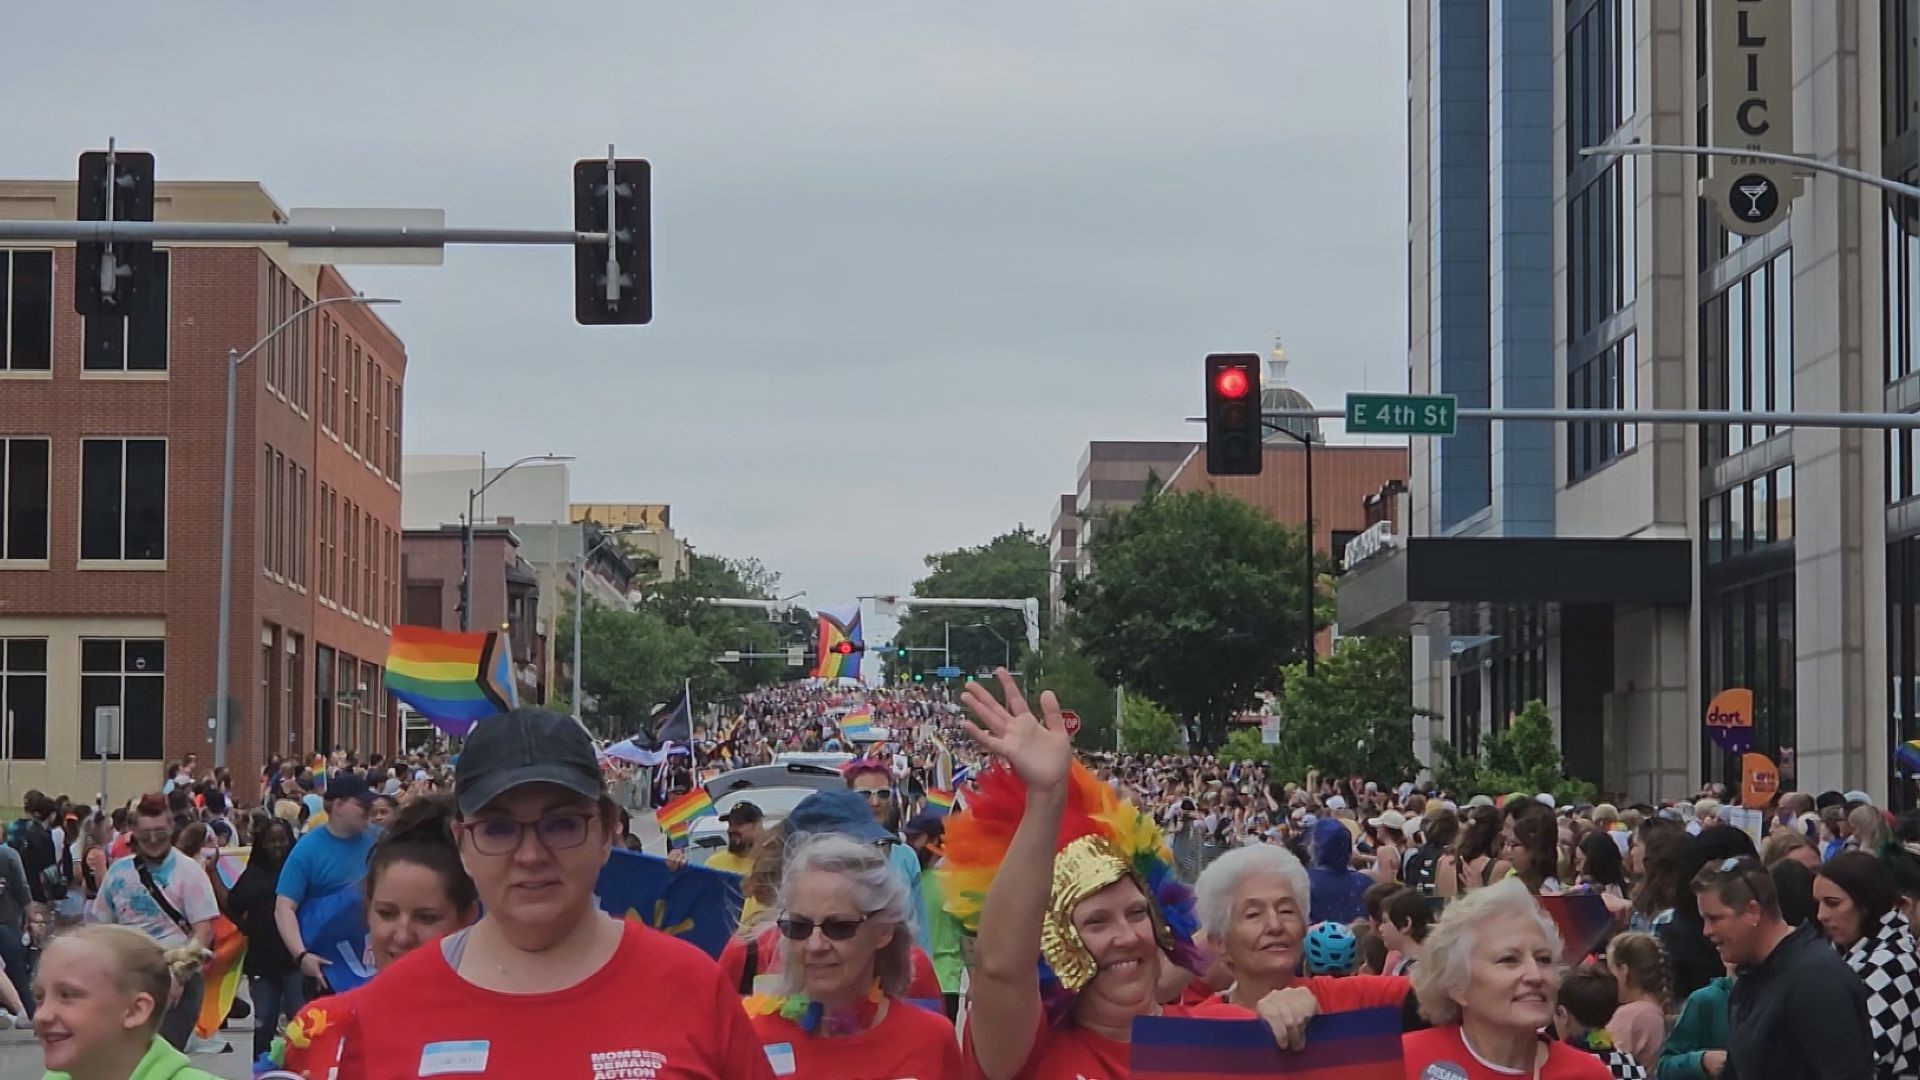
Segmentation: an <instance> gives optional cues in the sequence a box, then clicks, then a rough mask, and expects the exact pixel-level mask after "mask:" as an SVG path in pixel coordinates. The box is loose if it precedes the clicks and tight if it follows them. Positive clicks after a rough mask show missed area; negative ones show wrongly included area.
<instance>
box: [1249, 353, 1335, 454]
mask: <svg viewBox="0 0 1920 1080" xmlns="http://www.w3.org/2000/svg"><path fill="white" fill-rule="evenodd" d="M1261 387H1262V389H1261V391H1260V408H1261V409H1263V410H1265V409H1311V408H1313V402H1311V401H1308V400H1307V395H1305V394H1303V393H1301V392H1300V391H1298V390H1296V389H1294V387H1293V386H1292V385H1291V384H1289V383H1288V382H1287V350H1286V349H1285V348H1284V347H1282V346H1281V344H1280V342H1279V340H1278V339H1275V341H1274V343H1273V355H1272V356H1271V358H1269V359H1268V360H1267V377H1266V378H1264V379H1262V380H1261ZM1269 423H1270V424H1271V425H1272V426H1274V427H1279V428H1284V429H1286V431H1290V432H1292V433H1293V434H1292V435H1291V436H1289V435H1287V434H1285V433H1284V432H1281V431H1271V430H1270V431H1268V432H1267V437H1266V438H1265V439H1263V440H1261V441H1262V442H1265V443H1271V444H1274V445H1282V444H1297V443H1298V442H1300V441H1301V440H1303V439H1304V440H1310V441H1312V442H1325V441H1326V436H1325V435H1323V434H1321V432H1320V420H1319V418H1318V417H1312V416H1290V417H1287V418H1285V419H1282V420H1273V421H1269Z"/></svg>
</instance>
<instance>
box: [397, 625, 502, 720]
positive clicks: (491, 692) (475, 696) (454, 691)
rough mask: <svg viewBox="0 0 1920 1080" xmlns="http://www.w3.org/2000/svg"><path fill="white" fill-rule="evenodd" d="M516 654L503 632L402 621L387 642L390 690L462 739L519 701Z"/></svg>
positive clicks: (414, 709)
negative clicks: (454, 629) (457, 629)
mask: <svg viewBox="0 0 1920 1080" xmlns="http://www.w3.org/2000/svg"><path fill="white" fill-rule="evenodd" d="M513 683H514V680H513V653H512V650H511V649H509V648H508V647H507V642H506V640H505V639H504V638H503V637H501V635H500V634H499V632H498V631H488V632H485V633H478V634H460V633H453V632H450V631H446V630H437V629H435V628H433V627H431V626H396V627H394V628H393V641H392V643H391V644H389V645H388V646H387V692H388V693H390V694H392V695H393V696H394V697H396V698H399V699H400V700H401V701H402V702H405V703H406V704H407V705H408V706H409V707H410V708H412V709H413V711H414V712H417V713H419V714H420V715H421V716H424V717H426V718H427V719H428V720H430V721H432V723H433V726H434V727H437V728H439V729H440V730H441V731H444V732H446V733H447V734H448V735H451V736H453V737H454V738H456V739H460V738H465V737H466V734H467V732H469V731H471V730H473V725H475V724H477V723H479V722H480V721H482V720H485V719H486V718H487V717H489V716H494V715H497V714H499V713H503V712H506V711H507V710H508V709H511V708H513V707H514V705H515V704H517V699H516V697H515V694H514V689H513Z"/></svg>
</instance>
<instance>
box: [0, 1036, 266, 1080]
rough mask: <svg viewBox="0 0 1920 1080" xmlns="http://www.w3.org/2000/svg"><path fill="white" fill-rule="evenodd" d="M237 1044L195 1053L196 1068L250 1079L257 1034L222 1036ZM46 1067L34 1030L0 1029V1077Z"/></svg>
mask: <svg viewBox="0 0 1920 1080" xmlns="http://www.w3.org/2000/svg"><path fill="white" fill-rule="evenodd" d="M222 1037H223V1038H225V1039H226V1040H227V1041H228V1042H230V1043H232V1044H233V1053H231V1054H195V1055H193V1064H194V1067H195V1068H199V1069H205V1070H207V1071H208V1072H210V1073H212V1074H213V1075H215V1076H220V1077H225V1078H226V1080H246V1078H247V1077H248V1076H249V1075H250V1074H251V1072H252V1070H251V1068H250V1065H251V1060H250V1059H251V1058H252V1057H253V1034H252V1033H251V1032H248V1031H229V1032H225V1033H224V1034H223V1036H222ZM45 1071H46V1070H45V1069H44V1068H43V1067H42V1066H41V1064H40V1044H39V1043H37V1042H34V1041H33V1032H31V1031H0V1077H5V1078H6V1080H36V1078H37V1077H39V1076H40V1075H41V1074H43V1073H44V1072H45Z"/></svg>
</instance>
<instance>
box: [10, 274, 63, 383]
mask: <svg viewBox="0 0 1920 1080" xmlns="http://www.w3.org/2000/svg"><path fill="white" fill-rule="evenodd" d="M51 370H53V252H51V251H0V371H51Z"/></svg>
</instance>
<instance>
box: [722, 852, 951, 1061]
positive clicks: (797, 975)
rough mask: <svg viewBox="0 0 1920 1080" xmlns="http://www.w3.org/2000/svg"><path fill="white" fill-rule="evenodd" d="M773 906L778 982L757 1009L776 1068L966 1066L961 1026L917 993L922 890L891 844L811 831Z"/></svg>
mask: <svg viewBox="0 0 1920 1080" xmlns="http://www.w3.org/2000/svg"><path fill="white" fill-rule="evenodd" d="M775 910H777V911H778V912H779V915H778V918H777V919H776V920H775V925H777V926H778V927H779V929H780V948H781V950H782V952H783V953H784V956H783V961H784V962H783V963H782V964H781V969H780V973H779V975H778V976H777V978H778V979H779V981H780V985H779V988H778V991H777V992H776V993H775V994H772V995H764V996H755V997H752V998H749V999H748V1000H747V1012H748V1014H749V1015H750V1016H752V1017H753V1027H754V1031H755V1033H757V1034H758V1035H759V1037H760V1041H761V1043H762V1045H763V1046H764V1047H765V1048H766V1053H767V1060H768V1062H769V1063H770V1064H771V1065H772V1066H773V1071H774V1074H775V1075H776V1076H782V1077H798V1078H800V1080H806V1078H808V1077H821V1078H829V1077H845V1076H912V1077H918V1078H923V1080H939V1078H942V1077H958V1076H959V1075H960V1043H959V1040H957V1039H956V1038H955V1037H954V1033H953V1025H952V1024H950V1023H948V1022H947V1018H946V1017H945V1016H943V1015H941V1014H939V1013H936V1012H930V1011H928V1010H926V1009H922V1008H920V1007H919V1006H916V1005H914V1004H912V1003H910V1002H909V1001H908V1000H907V988H908V986H909V985H910V984H911V983H912V981H913V925H914V923H913V911H914V900H913V893H912V891H911V890H910V889H909V888H908V887H907V883H906V881H905V880H903V879H902V878H901V877H900V875H899V874H897V873H894V872H893V870H892V869H891V868H890V867H889V866H888V863H887V857H886V855H885V853H883V852H882V851H881V850H880V849H879V848H876V847H874V846H873V845H871V844H862V843H860V842H859V841H856V840H854V839H852V838H850V837H846V836H841V835H839V834H837V833H819V834H815V835H812V836H809V837H806V838H805V839H803V840H801V841H800V842H799V843H798V844H796V845H795V846H794V847H793V849H792V850H791V851H789V852H788V853H787V857H786V867H785V870H784V871H783V872H782V875H781V879H780V887H779V897H778V901H777V905H776V909H775Z"/></svg>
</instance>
